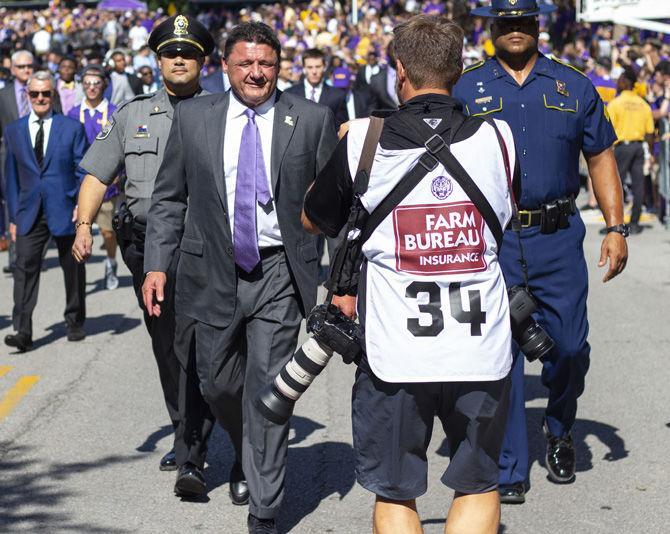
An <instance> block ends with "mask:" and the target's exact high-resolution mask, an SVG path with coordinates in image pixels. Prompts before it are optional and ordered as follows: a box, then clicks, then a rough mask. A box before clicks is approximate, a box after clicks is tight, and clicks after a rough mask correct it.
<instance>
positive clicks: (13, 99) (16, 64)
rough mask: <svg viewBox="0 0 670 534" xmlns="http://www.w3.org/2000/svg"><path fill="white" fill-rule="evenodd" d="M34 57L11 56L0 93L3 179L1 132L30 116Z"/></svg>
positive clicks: (0, 171) (0, 214) (2, 225)
mask: <svg viewBox="0 0 670 534" xmlns="http://www.w3.org/2000/svg"><path fill="white" fill-rule="evenodd" d="M33 63H34V59H33V55H32V54H31V53H30V52H28V51H27V50H19V51H18V52H14V54H12V65H11V72H12V76H13V77H14V80H13V81H12V82H11V83H8V84H7V85H5V86H4V87H3V88H2V89H0V144H1V146H0V175H4V171H5V157H6V150H7V148H6V146H5V143H4V139H3V136H4V131H5V128H7V125H9V124H10V123H12V122H14V121H15V120H16V119H20V118H21V117H24V116H26V115H28V114H29V113H30V109H31V108H30V101H29V100H28V86H27V83H28V78H30V76H31V75H32V73H33V72H34V70H35V67H34V65H33ZM5 182H6V178H5V177H4V176H3V178H2V180H1V181H0V230H2V234H1V235H0V238H2V237H4V234H5V232H9V224H8V222H9V219H8V215H7V213H6V207H5V203H4V198H5ZM14 259H15V255H14V243H13V242H12V241H11V240H9V254H8V263H7V265H5V266H4V267H3V268H2V270H3V272H5V273H11V272H13V270H14Z"/></svg>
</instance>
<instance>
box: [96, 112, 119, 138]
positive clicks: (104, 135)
mask: <svg viewBox="0 0 670 534" xmlns="http://www.w3.org/2000/svg"><path fill="white" fill-rule="evenodd" d="M114 124H116V122H115V121H114V117H112V118H111V119H109V120H108V121H107V124H105V125H104V126H103V127H102V130H100V133H99V134H98V135H96V136H95V138H96V139H107V136H108V135H109V134H110V132H111V131H112V128H114Z"/></svg>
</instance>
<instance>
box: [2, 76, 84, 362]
mask: <svg viewBox="0 0 670 534" xmlns="http://www.w3.org/2000/svg"><path fill="white" fill-rule="evenodd" d="M54 92H55V84H54V80H53V76H52V75H51V73H49V72H46V71H40V72H37V73H35V74H33V75H32V76H31V77H30V79H29V81H28V96H29V98H30V103H31V106H32V111H31V112H30V114H29V115H28V116H26V117H23V118H21V119H19V120H18V121H16V122H13V123H11V124H10V125H9V126H8V127H7V129H6V131H5V145H6V149H7V159H6V162H5V171H6V177H7V205H8V208H9V220H10V234H11V238H12V240H13V241H15V242H16V268H15V273H14V310H13V321H14V330H16V331H17V333H16V334H11V335H8V336H7V337H5V343H6V344H7V345H9V346H11V347H16V348H17V349H19V351H20V352H24V351H26V350H29V349H30V348H32V313H33V310H34V309H35V305H36V304H37V292H38V288H39V276H40V270H41V265H42V257H43V254H44V249H45V247H46V246H47V244H48V243H49V240H50V239H51V238H52V237H53V238H54V240H55V241H56V245H57V246H58V259H59V261H60V265H61V268H62V269H63V274H64V275H65V295H66V306H65V321H66V323H67V338H68V340H69V341H80V340H82V339H84V337H85V333H84V330H83V329H82V326H83V324H84V319H85V318H86V308H85V295H86V293H85V289H86V287H85V286H86V273H85V270H84V266H83V264H77V262H76V261H75V260H74V258H73V257H72V256H71V255H70V248H71V247H72V243H73V242H74V233H75V225H74V223H73V220H74V218H75V212H76V199H77V193H78V191H79V184H80V183H81V179H82V178H83V171H81V170H79V169H78V165H79V162H80V161H81V158H82V157H83V156H84V152H86V149H87V148H88V142H87V140H86V134H85V132H84V128H83V126H82V125H81V124H79V123H78V122H77V121H74V120H72V119H68V118H67V117H64V116H63V115H60V114H54V113H52V101H53V97H54Z"/></svg>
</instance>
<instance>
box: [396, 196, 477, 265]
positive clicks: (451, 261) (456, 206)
mask: <svg viewBox="0 0 670 534" xmlns="http://www.w3.org/2000/svg"><path fill="white" fill-rule="evenodd" d="M393 230H394V232H395V252H396V254H395V256H396V269H397V270H398V271H403V272H407V273H412V274H420V275H421V274H422V275H431V274H440V273H472V272H479V271H485V270H486V261H485V260H484V252H485V250H486V242H485V241H484V219H483V217H482V216H481V214H480V213H479V211H477V208H475V205H474V204H473V203H472V202H455V203H452V204H439V205H435V204H421V205H416V206H399V207H397V208H396V209H395V210H394V211H393Z"/></svg>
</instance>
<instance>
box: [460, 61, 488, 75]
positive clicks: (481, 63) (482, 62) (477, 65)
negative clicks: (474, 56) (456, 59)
mask: <svg viewBox="0 0 670 534" xmlns="http://www.w3.org/2000/svg"><path fill="white" fill-rule="evenodd" d="M484 63H486V60H485V59H482V60H481V61H478V62H477V63H474V64H473V65H470V66H469V67H467V68H466V69H464V70H463V74H465V73H466V72H470V71H471V70H475V69H478V68H479V67H481V66H482V65H484Z"/></svg>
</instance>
